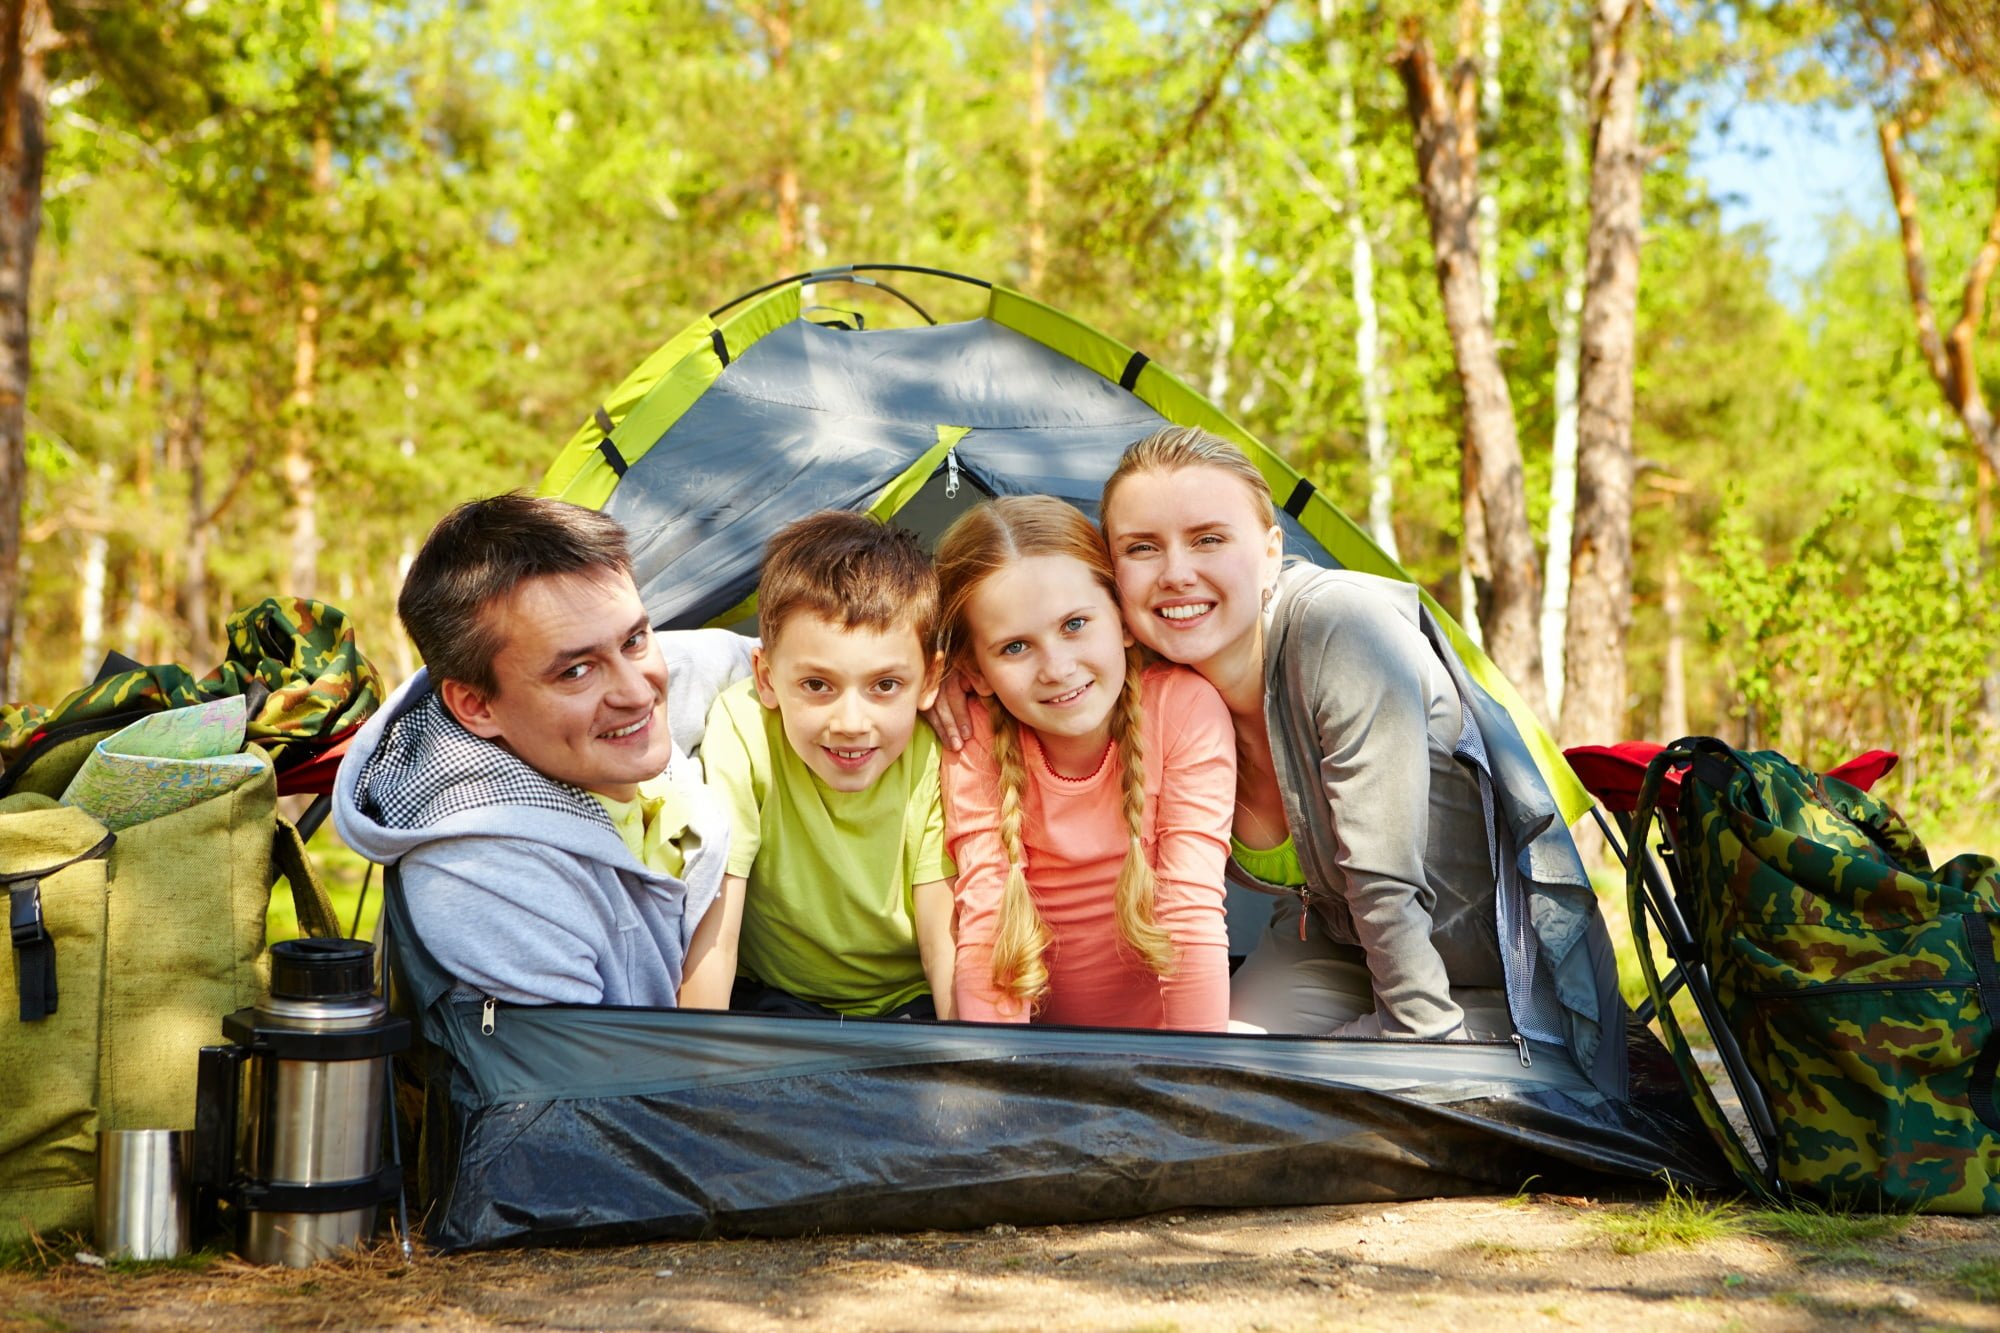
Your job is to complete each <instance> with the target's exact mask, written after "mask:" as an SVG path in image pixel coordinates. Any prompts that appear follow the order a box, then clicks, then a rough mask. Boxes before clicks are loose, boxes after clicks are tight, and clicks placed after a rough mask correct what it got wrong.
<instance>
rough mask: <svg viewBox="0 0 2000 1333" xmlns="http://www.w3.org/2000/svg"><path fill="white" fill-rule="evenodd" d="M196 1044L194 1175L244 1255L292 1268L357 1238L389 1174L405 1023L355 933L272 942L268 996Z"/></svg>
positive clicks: (393, 1181)
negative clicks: (378, 985) (397, 1058)
mask: <svg viewBox="0 0 2000 1333" xmlns="http://www.w3.org/2000/svg"><path fill="white" fill-rule="evenodd" d="M222 1034H223V1035H224V1036H225V1037H228V1038H230V1039H231V1043H232V1044H230V1045H227V1046H205V1047H203V1048H202V1051H201V1079H200V1084H201V1086H200V1095H199V1098H198V1104H197V1107H196V1115H195V1138H196V1155H197V1163H196V1170H195V1173H194V1174H195V1178H196V1180H197V1181H198V1182H199V1183H202V1184H204V1185H206V1186H208V1187H209V1188H210V1189H211V1190H212V1191H214V1192H215V1194H216V1195H217V1196H218V1197H219V1198H220V1199H221V1200H222V1201H224V1204H225V1206H226V1208H227V1210H228V1211H229V1212H231V1213H232V1214H234V1215H235V1216H236V1218H237V1219H238V1235H237V1248H238V1252H239V1253H241V1254H242V1255H243V1257H244V1258H246V1259H248V1260H250V1261H251V1262H253V1263H266V1264H284V1265H286V1266H288V1267H293V1268H302V1267H304V1266H306V1265H308V1264H312V1263H316V1262H317V1261H319V1260H321V1259H325V1258H328V1257H329V1256H331V1255H333V1254H334V1253H336V1252H338V1251H340V1250H343V1249H346V1248H347V1247H349V1246H352V1245H354V1244H356V1243H357V1242H359V1241H362V1240H365V1239H367V1238H368V1236H369V1235H370V1234H371V1233H372V1232H373V1231H374V1229H375V1210H376V1207H377V1205H379V1204H381V1203H383V1202H385V1201H386V1200H388V1199H391V1198H394V1197H395V1195H396V1192H397V1189H398V1187H399V1185H400V1183H401V1182H400V1178H399V1177H400V1173H399V1171H398V1169H397V1168H396V1167H394V1166H385V1165H384V1164H383V1161H382V1147H383V1139H382V1131H383V1125H384V1123H385V1121H386V1119H387V1116H386V1114H385V1112H386V1107H387V1097H388V1077H389V1056H391V1055H393V1054H394V1053H396V1052H397V1051H400V1050H403V1049H405V1048H406V1047H408V1046H409V1044H410V1027H409V1023H408V1022H407V1021H406V1020H404V1019H401V1018H393V1017H391V1016H390V1015H389V1009H388V1005H387V1004H386V1003H385V1002H384V1001H383V1000H382V999H381V998H380V997H379V996H378V995H377V994H376V993H375V946H374V945H372V944H370V943H368V942H367V941H365V940H331V939H328V940H285V941H281V942H279V943H277V944H274V945H272V946H271V993H270V995H269V996H268V997H267V998H266V999H265V1000H264V1001H263V1002H262V1003H261V1004H258V1005H257V1006H255V1007H254V1008H250V1009H242V1010H238V1011H237V1012H236V1013H233V1014H231V1015H229V1016H228V1017H227V1018H225V1019H223V1021H222Z"/></svg>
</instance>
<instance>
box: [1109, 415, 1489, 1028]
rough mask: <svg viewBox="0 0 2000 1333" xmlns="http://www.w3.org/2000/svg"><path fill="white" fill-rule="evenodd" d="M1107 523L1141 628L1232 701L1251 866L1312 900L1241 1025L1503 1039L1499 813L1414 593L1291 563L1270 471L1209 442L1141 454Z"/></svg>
mask: <svg viewBox="0 0 2000 1333" xmlns="http://www.w3.org/2000/svg"><path fill="white" fill-rule="evenodd" d="M1103 516H1104V530H1105V536H1106V539H1107V541H1108V542H1109V544H1110V547H1111V558H1112V563H1113V565H1114V567H1115V568H1116V570H1117V574H1118V593H1119V599H1120V602H1121V604H1122V605H1123V607H1124V611H1125V619H1126V624H1127V625H1128V626H1129V627H1130V628H1131V630H1132V633H1133V634H1134V636H1136V637H1137V638H1138V639H1139V641H1140V642H1141V643H1143V644H1145V645H1146V646H1147V647H1149V648H1151V649H1152V650H1153V651H1154V652H1156V653H1158V654H1160V655H1161V656H1162V657H1165V658H1167V659H1168V660H1170V661H1174V662H1183V663H1186V664H1187V665H1189V666H1191V667H1193V668H1194V669H1195V670H1196V671H1198V672H1200V673H1201V675H1203V676H1204V677H1206V678H1207V679H1208V681H1209V683H1210V684H1212V685H1214V686H1215V687H1216V689H1217V691H1219V692H1220V693H1221V695H1222V698H1223V701H1224V702H1225V703H1226V704H1227V705H1228V707H1229V712H1230V718H1231V721H1232V722H1233V723H1234V725H1235V729H1236V752H1237V780H1236V817H1235V824H1234V828H1233V830H1232V831H1233V834H1234V836H1233V838H1232V843H1233V852H1234V857H1235V861H1236V864H1237V867H1238V868H1239V870H1241V871H1244V872H1247V874H1248V875H1249V876H1250V877H1252V878H1254V879H1256V880H1258V881H1261V885H1260V886H1261V887H1267V888H1274V889H1278V890H1281V891H1286V892H1288V893H1290V894H1293V895H1296V897H1295V898H1292V899H1291V900H1289V901H1281V902H1280V904H1279V906H1278V908H1277V910H1276V911H1275V912H1274V913H1273V916H1272V921H1271V926H1270V929H1269V930H1268V931H1267V932H1266V934H1265V937H1264V939H1263V940H1262V941H1261V942H1260V943H1259V945H1258V947H1257V949H1256V951H1255V952H1254V953H1253V954H1252V955H1251V957H1250V959H1249V961H1247V962H1246V963H1245V964H1244V965H1243V967H1242V969H1241V970H1240V971H1239V972H1238V973H1237V976H1236V978H1235V985H1234V987H1233V988H1232V1000H1231V1007H1230V1012H1231V1017H1232V1018H1233V1019H1235V1020H1236V1021H1238V1022H1239V1023H1243V1024H1248V1025H1251V1026H1255V1027H1260V1028H1264V1029H1266V1030H1269V1031H1284V1032H1332V1033H1335V1034H1336V1035H1346V1036H1376V1035H1383V1036H1392V1037H1424V1038H1448V1037H1456V1036H1462V1035H1464V1030H1465V1017H1466V1014H1465V1005H1466V1002H1469V1001H1471V1000H1474V999H1477V1000H1479V1001H1481V1002H1482V1003H1481V1004H1480V1005H1479V1006H1477V1007H1478V1008H1480V1009H1481V1010H1483V1011H1485V1012H1483V1013H1482V1014H1481V1016H1480V1018H1481V1021H1479V1022H1478V1023H1477V1024H1476V1026H1479V1027H1482V1028H1486V1027H1490V1026H1493V1025H1494V1024H1495V1022H1496V1020H1497V1025H1498V1027H1499V1028H1500V1030H1502V1031H1505V1030H1506V1029H1507V1026H1508V1025H1507V1023H1506V1017H1505V1012H1506V1011H1505V1002H1504V992H1500V991H1496V990H1494V989H1493V988H1497V987H1501V986H1503V985H1504V978H1503V975H1502V972H1501V964H1500V950H1499V943H1498V933H1497V930H1496V927H1495V917H1494V906H1493V891H1494V858H1493V853H1492V848H1491V845H1490V843H1489V840H1488V836H1487V827H1488V821H1487V816H1486V810H1485V806H1484V804H1483V802H1482V799H1481V796H1480V788H1479V780H1478V777H1477V775H1476V772H1475V771H1474V770H1473V769H1472V768H1471V767H1470V766H1468V765H1467V764H1465V763H1462V762H1461V761H1460V760H1459V759H1458V758H1457V757H1456V753H1455V752H1456V751H1457V750H1458V749H1459V742H1460V740H1461V737H1462V736H1463V735H1464V733H1465V731H1466V729H1467V727H1466V714H1465V711H1464V709H1463V708H1462V707H1461V704H1460V700H1459V693H1458V689H1457V687H1456V685H1455V684H1454V683H1453V681H1452V678H1451V674H1450V672H1449V671H1448V670H1447V669H1446V667H1445V665H1444V663H1443V661H1442V660H1441V659H1440V658H1439V657H1438V655H1437V653H1436V652H1435V651H1434V650H1433V649H1432V647H1431V645H1430V643H1429V641H1428V640H1426V639H1425V637H1424V634H1423V629H1422V620H1421V616H1420V612H1419V603H1418V600H1417V593H1416V589H1415V588H1414V587H1413V586H1411V585H1409V584H1404V583H1398V582H1395V581H1393V580H1389V579H1383V578H1377V577H1375V576H1372V575H1368V574H1358V573H1353V572H1351V571H1346V570H1322V569H1316V568H1313V567H1311V566H1305V565H1297V566H1293V567H1291V568H1286V567H1284V565H1283V551H1284V541H1283V536H1282V534H1281V532H1280V530H1279V528H1278V526H1277V515H1276V511H1275V509H1274V508H1273V506H1272V503H1271V492H1270V488H1269V486H1268V485H1267V484H1266V482H1265V481H1264V478H1263V475H1262V474H1261V473H1259V472H1258V471H1257V469H1256V467H1255V465H1253V464H1252V463H1251V462H1250V461H1249V460H1248V459H1247V458H1245V457H1244V455H1243V454H1242V452H1241V451H1240V450H1238V449H1237V448H1236V447H1235V446H1233V445H1231V444H1229V443H1227V442H1226V441H1223V440H1220V439H1217V438H1216V437H1215V436H1213V435H1209V434H1207V433H1206V432H1203V431H1200V430H1193V429H1171V430H1165V431H1160V432H1158V433H1157V434H1154V435H1152V436H1149V437H1147V438H1146V439H1144V440H1141V441H1140V442H1139V443H1137V444H1135V445H1133V446H1132V448H1131V449H1129V450H1127V451H1126V454H1125V456H1124V458H1123V460H1122V461H1121V462H1120V463H1119V465H1118V468H1117V470H1116V471H1114V472H1113V473H1112V475H1111V478H1110V480H1109V481H1107V482H1106V483H1105V487H1104V503H1103ZM1496 1008H1497V1010H1498V1013H1497V1015H1496V1014H1494V1013H1493V1012H1492V1010H1493V1009H1496Z"/></svg>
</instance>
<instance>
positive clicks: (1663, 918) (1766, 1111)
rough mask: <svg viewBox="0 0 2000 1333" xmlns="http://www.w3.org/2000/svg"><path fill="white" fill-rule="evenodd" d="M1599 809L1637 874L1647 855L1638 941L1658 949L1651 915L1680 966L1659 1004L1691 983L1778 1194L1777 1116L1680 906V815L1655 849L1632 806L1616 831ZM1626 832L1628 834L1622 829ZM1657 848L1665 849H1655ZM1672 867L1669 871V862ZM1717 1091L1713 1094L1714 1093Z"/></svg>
mask: <svg viewBox="0 0 2000 1333" xmlns="http://www.w3.org/2000/svg"><path fill="white" fill-rule="evenodd" d="M1591 814H1592V816H1594V817H1595V818H1596V820H1597V825H1598V828H1599V830H1600V831H1602V833H1603V834H1604V840H1605V841H1606V842H1607V843H1609V844H1610V846H1611V850H1612V851H1613V852H1614V853H1616V854H1617V857H1618V860H1619V863H1620V864H1621V865H1622V866H1624V867H1625V868H1626V870H1627V873H1628V874H1629V873H1630V870H1631V866H1632V858H1633V857H1634V856H1636V857H1638V858H1639V892H1638V894H1637V901H1638V906H1639V909H1640V910H1639V912H1637V913H1635V914H1634V915H1633V919H1632V936H1633V942H1634V943H1635V944H1636V945H1637V946H1638V948H1639V949H1641V950H1645V949H1648V948H1649V947H1650V941H1649V939H1648V935H1647V931H1646V921H1645V919H1646V918H1650V919H1651V920H1652V923H1653V925H1654V926H1655V927H1656V928H1657V929H1658V931H1659V932H1660V941H1661V943H1662V944H1663V945H1664V946H1665V948H1666V952H1667V957H1668V959H1669V960H1670V961H1671V962H1672V964H1673V966H1672V969H1671V970H1670V971H1669V972H1668V973H1667V974H1666V976H1664V977H1662V978H1660V980H1659V1004H1661V1005H1664V1004H1667V1003H1670V1002H1671V1001H1672V1000H1673V997H1674V996H1675V995H1676V994H1677V993H1678V992H1679V991H1680V990H1682V989H1683V988H1685V989H1686V990H1687V992H1688V997H1689V999H1690V1000H1692V1001H1693V1003H1694V1007H1695V1012H1696V1013H1697V1014H1699V1015H1700V1017H1701V1021H1702V1023H1703V1025H1704V1026H1705V1027H1706V1028H1707V1029H1708V1033H1709V1036H1710V1038H1711V1039H1712V1040H1713V1041H1714V1042H1715V1051H1716V1054H1717V1056H1719V1057H1720V1059H1721V1061H1722V1072H1723V1075H1724V1076H1725V1077H1726V1078H1727V1079H1728V1080H1729V1085H1730V1088H1731V1089H1732V1090H1733V1091H1734V1092H1735V1094H1736V1098H1737V1100H1738V1102H1740V1103H1741V1105H1742V1107H1743V1111H1744V1115H1745V1118H1746V1119H1747V1120H1748V1122H1749V1126H1750V1132H1751V1137H1752V1138H1753V1139H1754V1140H1755V1145H1754V1146H1755V1148H1756V1154H1755V1156H1754V1158H1753V1159H1752V1161H1753V1164H1754V1165H1755V1166H1756V1167H1757V1168H1758V1170H1759V1171H1760V1173H1761V1174H1762V1176H1763V1179H1764V1183H1765V1185H1766V1186H1767V1187H1768V1189H1769V1190H1770V1191H1771V1192H1772V1193H1773V1194H1776V1193H1779V1192H1780V1191H1781V1188H1782V1187H1781V1186H1780V1185H1779V1183H1778V1151H1777V1148H1778V1127H1777V1122H1776V1121H1775V1119H1774V1118H1773V1117H1772V1115H1771V1107H1770V1103H1769V1102H1767V1101H1766V1100H1765V1099H1764V1092H1763V1089H1761V1088H1759V1087H1758V1086H1757V1080H1756V1079H1755V1078H1754V1077H1752V1076H1751V1073H1750V1065H1749V1062H1748V1061H1746V1060H1745V1059H1744V1058H1743V1049H1742V1047H1741V1046H1739V1045H1738V1044H1737V1041H1736V1034H1735V1033H1734V1032H1732V1031H1731V1030H1730V1028H1729V1024H1728V1022H1727V1020H1726V1019H1725V1018H1724V1016H1723V1013H1722V1008H1721V1006H1720V1005H1719V1004H1718V1003H1717V1002H1716V998H1715V988H1714V986H1713V984H1712V983H1711V981H1710V978H1709V974H1708V968H1707V966H1706V965H1705V964H1704V963H1703V962H1702V959H1701V949H1700V946H1699V944H1698V943H1697V942H1696V940H1695V938H1694V932H1693V931H1692V930H1690V929H1689V927H1688V924H1687V918H1686V917H1685V916H1684V915H1682V913H1681V910H1680V901H1679V900H1680V896H1681V895H1682V894H1683V893H1685V892H1686V886H1685V884H1684V883H1683V882H1682V880H1681V869H1680V867H1681V861H1680V856H1679V840H1678V836H1677V834H1678V829H1677V826H1676V823H1675V821H1674V820H1672V819H1668V818H1661V819H1659V820H1657V821H1656V827H1657V828H1658V830H1659V834H1660V841H1659V842H1658V843H1657V844H1655V845H1654V847H1652V848H1647V847H1644V846H1641V845H1637V844H1636V843H1635V842H1634V841H1633V834H1634V831H1635V830H1634V827H1633V824H1634V816H1633V815H1632V814H1630V813H1627V812H1624V811H1617V810H1614V811H1612V813H1611V818H1612V820H1616V821H1617V825H1618V830H1617V831H1616V832H1614V831H1613V829H1612V826H1611V820H1607V819H1606V818H1605V813H1604V810H1603V808H1602V806H1601V805H1599V806H1593V807H1592V808H1591ZM1620 833H1622V834H1623V835H1624V836H1623V838H1621V837H1620V836H1619V834H1620ZM1655 853H1657V855H1656V854H1655ZM1663 866H1664V868H1665V873H1664V874H1662V867H1663ZM1634 1013H1635V1015H1636V1017H1637V1018H1638V1020H1639V1021H1640V1022H1641V1023H1648V1024H1650V1023H1652V1022H1653V1021H1654V1019H1655V1018H1657V1017H1658V1016H1659V1015H1658V1006H1657V1005H1656V1004H1655V1002H1654V999H1653V997H1652V996H1650V995H1649V996H1648V997H1647V998H1646V1000H1645V1001H1644V1003H1642V1004H1641V1005H1640V1006H1639V1007H1638V1008H1637V1009H1636V1010H1635V1011H1634ZM1711 1095H1712V1094H1711Z"/></svg>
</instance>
